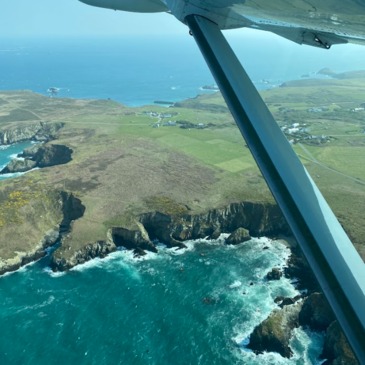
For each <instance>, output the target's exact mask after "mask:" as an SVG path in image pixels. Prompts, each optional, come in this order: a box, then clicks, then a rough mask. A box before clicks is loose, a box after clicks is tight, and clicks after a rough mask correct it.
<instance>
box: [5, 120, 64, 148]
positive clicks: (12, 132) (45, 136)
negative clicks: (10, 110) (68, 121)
mask: <svg viewBox="0 0 365 365" xmlns="http://www.w3.org/2000/svg"><path fill="white" fill-rule="evenodd" d="M63 126H64V123H61V122H57V123H46V122H36V123H26V124H25V123H24V124H18V123H17V125H16V126H15V127H7V128H5V129H2V130H0V144H13V143H17V142H21V141H40V142H41V141H42V142H47V141H51V140H53V139H55V138H56V135H57V132H58V131H59V130H60V129H61V128H62V127H63Z"/></svg>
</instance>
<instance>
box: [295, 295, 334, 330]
mask: <svg viewBox="0 0 365 365" xmlns="http://www.w3.org/2000/svg"><path fill="white" fill-rule="evenodd" d="M334 320H335V315H334V314H333V312H332V309H331V307H330V306H329V305H328V303H327V301H326V299H325V297H324V295H323V294H322V293H312V294H311V295H310V296H309V297H308V298H307V299H306V301H305V303H304V305H303V308H302V310H301V311H300V313H299V324H300V325H301V326H308V327H309V328H310V329H311V330H313V331H324V330H326V329H327V328H328V326H329V325H330V324H331V323H332V322H333V321H334Z"/></svg>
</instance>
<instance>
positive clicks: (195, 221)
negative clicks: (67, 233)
mask: <svg viewBox="0 0 365 365" xmlns="http://www.w3.org/2000/svg"><path fill="white" fill-rule="evenodd" d="M242 226H244V227H246V229H244V231H243V232H244V236H245V237H246V238H247V234H248V233H247V232H248V231H249V232H250V234H252V236H262V235H276V234H279V233H288V226H287V223H286V222H285V220H284V218H283V216H282V214H281V212H280V210H279V208H278V207H277V206H276V205H274V204H269V203H252V202H242V203H232V204H230V205H229V206H227V207H225V208H220V209H212V210H209V211H208V212H206V213H203V214H187V213H185V214H184V213H181V214H177V215H173V214H171V215H170V214H166V213H161V212H157V211H154V212H149V213H144V214H142V215H140V216H139V217H137V219H136V221H134V223H132V224H130V225H129V226H128V227H111V228H110V229H109V232H108V234H107V237H106V239H105V240H104V241H98V242H94V243H88V244H87V245H85V246H84V247H82V248H80V249H79V250H76V251H75V252H69V249H68V248H67V247H68V243H67V237H65V239H64V241H63V244H62V247H61V248H60V249H59V250H57V251H56V252H55V253H54V255H53V259H52V269H53V270H55V271H64V270H68V269H70V268H71V267H73V266H75V265H77V264H79V263H80V262H85V261H87V260H90V259H92V258H94V257H98V256H99V254H101V255H102V256H104V255H105V254H106V253H108V252H112V251H114V250H116V249H117V247H119V246H123V247H126V248H128V249H133V250H135V253H136V254H138V255H143V254H144V250H148V251H152V252H156V251H157V248H156V246H155V244H154V243H153V241H154V240H158V241H159V242H163V243H164V244H165V245H167V246H168V247H180V248H183V247H185V245H184V243H183V241H185V240H189V239H198V238H205V237H208V236H210V235H212V234H213V233H217V232H227V233H230V232H233V231H235V230H236V229H238V228H241V227H242ZM238 232H241V233H242V228H241V230H238ZM94 255H95V256H94Z"/></svg>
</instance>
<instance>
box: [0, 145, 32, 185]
mask: <svg viewBox="0 0 365 365" xmlns="http://www.w3.org/2000/svg"><path fill="white" fill-rule="evenodd" d="M31 145H32V143H31V142H20V143H15V144H12V145H5V146H4V145H0V171H1V170H2V169H3V168H4V167H5V166H6V165H7V164H8V163H9V162H10V160H11V159H13V158H15V157H16V156H17V155H18V154H19V153H20V152H22V151H23V150H24V149H25V148H28V147H30V146H31ZM20 175H21V174H3V175H0V180H4V179H7V178H9V177H15V176H20Z"/></svg>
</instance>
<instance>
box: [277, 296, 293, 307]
mask: <svg viewBox="0 0 365 365" xmlns="http://www.w3.org/2000/svg"><path fill="white" fill-rule="evenodd" d="M294 303H295V300H294V299H292V298H284V299H283V300H282V302H281V303H280V304H279V307H280V308H284V307H285V306H286V305H292V304H294Z"/></svg>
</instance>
